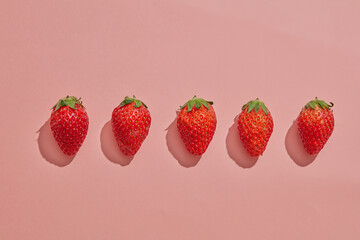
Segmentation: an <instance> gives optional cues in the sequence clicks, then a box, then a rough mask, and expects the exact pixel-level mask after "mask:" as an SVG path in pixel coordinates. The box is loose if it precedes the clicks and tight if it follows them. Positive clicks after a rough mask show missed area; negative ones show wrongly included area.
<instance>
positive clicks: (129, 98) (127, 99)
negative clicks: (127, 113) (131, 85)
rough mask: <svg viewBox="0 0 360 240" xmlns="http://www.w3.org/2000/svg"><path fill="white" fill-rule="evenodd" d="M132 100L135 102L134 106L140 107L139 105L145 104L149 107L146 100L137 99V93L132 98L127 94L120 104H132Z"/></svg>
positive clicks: (121, 105)
mask: <svg viewBox="0 0 360 240" xmlns="http://www.w3.org/2000/svg"><path fill="white" fill-rule="evenodd" d="M132 102H135V105H134V107H136V108H139V107H141V106H142V105H144V107H145V108H148V107H147V106H146V104H145V103H144V102H142V101H140V100H138V99H136V97H135V95H133V97H132V98H131V97H128V96H126V97H125V98H124V100H123V101H122V102H121V103H120V105H119V106H120V107H123V106H125V105H128V104H130V103H132Z"/></svg>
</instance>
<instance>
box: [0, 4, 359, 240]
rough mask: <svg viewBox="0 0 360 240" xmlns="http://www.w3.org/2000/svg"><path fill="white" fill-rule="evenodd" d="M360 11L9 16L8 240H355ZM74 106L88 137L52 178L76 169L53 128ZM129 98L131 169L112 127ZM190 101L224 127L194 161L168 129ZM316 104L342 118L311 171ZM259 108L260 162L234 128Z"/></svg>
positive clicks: (113, 7) (91, 7)
mask: <svg viewBox="0 0 360 240" xmlns="http://www.w3.org/2000/svg"><path fill="white" fill-rule="evenodd" d="M359 11H360V2H359V1H356V0H344V1H329V0H314V1H288V0H278V1H265V0H263V1H260V0H259V1H238V0H221V1H220V0H183V1H169V0H144V1H134V0H127V1H125V0H124V1H115V0H114V1H110V0H106V1H95V0H91V1H90V0H81V1H70V0H63V1H55V0H38V1H36V0H35V1H20V0H2V1H0V92H1V101H0V107H1V110H2V111H1V117H0V130H1V131H0V132H1V134H0V138H1V145H0V194H1V195H0V239H156V240H159V239H166V240H167V239H240V238H241V239H360V228H359V225H360V204H359V201H360V174H359V167H360V161H359V154H358V149H359V136H358V135H359V133H360V127H359V120H360V111H359V109H358V108H359V106H358V103H357V99H356V97H357V96H358V94H359V89H360V28H359V23H360V15H359ZM67 94H70V95H76V96H81V97H82V98H83V100H84V104H85V106H86V107H87V111H88V114H89V117H90V127H89V132H88V136H87V138H86V140H85V142H84V144H83V147H82V148H81V149H80V151H79V153H78V154H77V155H76V157H75V158H74V159H73V161H72V162H71V164H69V165H67V166H65V167H58V166H56V165H55V164H57V165H62V166H63V165H66V164H67V163H69V161H70V160H71V159H67V158H63V156H62V155H61V152H59V149H58V148H57V145H56V144H55V143H54V141H53V138H52V137H51V135H50V132H49V128H48V123H46V121H47V120H48V118H49V116H50V107H51V106H52V105H53V104H55V103H56V101H57V100H58V99H59V98H60V97H63V96H65V95H67ZM132 94H135V95H136V96H137V97H139V98H140V99H142V100H143V101H144V102H145V103H146V104H147V105H148V106H149V110H150V112H151V115H152V125H151V128H150V133H149V136H148V138H147V139H146V140H145V142H144V144H143V146H142V148H141V149H140V151H139V152H138V154H137V155H136V156H135V157H134V158H133V159H132V161H131V162H130V160H131V159H126V158H123V157H121V155H120V154H119V152H118V150H117V148H116V145H115V144H114V141H113V138H112V134H111V130H110V128H109V125H108V124H107V122H108V121H109V120H110V117H111V112H112V110H113V108H114V107H115V106H117V105H118V104H119V103H120V102H121V100H122V99H123V97H124V96H125V95H132ZM194 94H196V95H197V96H201V97H204V98H205V99H207V100H213V101H214V102H215V105H214V108H215V111H216V113H217V119H218V126H217V130H216V133H215V136H214V139H213V141H212V143H211V144H210V146H209V148H208V150H207V152H206V153H205V154H204V155H203V156H202V158H201V159H194V158H192V157H191V156H189V155H188V154H187V153H186V152H184V148H183V145H182V144H181V142H179V138H178V135H177V132H176V127H175V125H174V124H173V121H174V119H175V117H176V110H177V109H178V107H179V105H181V104H183V103H184V102H185V101H186V100H187V99H189V98H191V97H192V96H193V95H194ZM315 96H318V97H319V98H321V99H324V100H326V101H332V102H334V103H335V106H334V108H333V109H334V114H335V131H334V133H333V135H332V136H331V138H330V140H329V141H328V143H327V145H326V146H325V148H324V149H323V151H322V152H320V154H319V155H318V156H317V158H316V159H315V161H313V160H314V159H311V158H309V157H308V156H306V155H305V154H304V152H303V149H302V147H301V144H300V143H299V139H298V135H297V132H296V128H294V127H292V123H293V121H294V120H295V119H296V117H297V115H298V113H299V111H300V109H301V107H302V106H303V105H304V104H305V103H306V102H307V101H309V100H311V99H312V98H314V97H315ZM256 97H259V98H260V99H261V100H263V101H264V102H265V103H266V105H267V106H268V108H269V109H270V111H271V113H272V115H273V118H274V122H275V127H274V132H273V135H272V137H271V138H270V142H269V144H268V147H267V149H266V151H265V153H264V155H263V156H262V157H260V158H259V159H258V161H257V162H255V161H252V160H250V159H247V158H246V155H245V154H244V152H243V148H242V147H241V144H240V142H239V140H238V137H237V135H236V134H237V133H236V131H235V130H236V128H235V126H234V125H233V123H234V118H235V116H236V115H237V114H238V113H239V112H240V110H241V106H242V105H243V104H244V103H246V102H247V101H248V100H250V99H254V98H256ZM38 130H40V131H39V132H38V133H37V131H38ZM38 138H39V140H37V139H38ZM198 160H199V162H197V161H198ZM312 161H313V162H312ZM51 163H54V164H51Z"/></svg>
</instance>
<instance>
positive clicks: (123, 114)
mask: <svg viewBox="0 0 360 240" xmlns="http://www.w3.org/2000/svg"><path fill="white" fill-rule="evenodd" d="M135 105H136V104H135V102H132V103H130V104H127V105H125V106H121V107H120V106H118V107H116V108H115V109H114V111H113V113H112V117H111V126H112V130H113V133H114V135H115V138H116V141H117V144H118V146H119V148H120V150H121V152H122V153H123V154H124V155H126V156H130V155H135V154H136V152H137V151H138V150H139V148H140V146H141V144H142V143H143V142H144V140H145V138H146V137H147V135H148V133H149V129H150V125H151V116H150V112H149V111H148V110H147V108H146V107H145V106H144V105H141V106H140V107H139V108H136V107H135Z"/></svg>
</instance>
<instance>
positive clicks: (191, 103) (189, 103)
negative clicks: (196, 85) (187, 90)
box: [187, 100, 195, 112]
mask: <svg viewBox="0 0 360 240" xmlns="http://www.w3.org/2000/svg"><path fill="white" fill-rule="evenodd" d="M194 104H195V101H194V100H190V101H189V102H188V110H187V112H190V111H191V110H192V109H193V107H194Z"/></svg>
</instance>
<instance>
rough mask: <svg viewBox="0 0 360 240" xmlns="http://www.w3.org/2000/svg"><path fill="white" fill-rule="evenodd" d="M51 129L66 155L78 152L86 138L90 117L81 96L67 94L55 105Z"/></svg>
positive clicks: (51, 118)
mask: <svg viewBox="0 0 360 240" xmlns="http://www.w3.org/2000/svg"><path fill="white" fill-rule="evenodd" d="M50 126H51V131H52V133H53V135H54V137H55V140H56V142H57V143H58V144H59V146H60V148H61V150H62V151H63V152H64V153H65V154H66V155H69V156H71V155H74V154H76V153H77V152H78V151H79V149H80V147H81V145H82V143H83V142H84V140H85V137H86V134H87V131H88V127H89V118H88V115H87V113H86V111H85V107H84V106H83V105H82V101H81V98H79V99H77V98H76V97H73V96H70V97H69V96H67V97H65V98H63V99H60V100H59V101H58V103H57V104H55V106H54V107H53V110H52V113H51V117H50Z"/></svg>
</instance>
